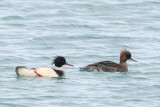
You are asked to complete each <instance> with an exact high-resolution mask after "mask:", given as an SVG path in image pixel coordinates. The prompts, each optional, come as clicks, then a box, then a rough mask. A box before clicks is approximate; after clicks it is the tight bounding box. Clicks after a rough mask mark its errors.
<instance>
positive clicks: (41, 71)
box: [15, 56, 73, 77]
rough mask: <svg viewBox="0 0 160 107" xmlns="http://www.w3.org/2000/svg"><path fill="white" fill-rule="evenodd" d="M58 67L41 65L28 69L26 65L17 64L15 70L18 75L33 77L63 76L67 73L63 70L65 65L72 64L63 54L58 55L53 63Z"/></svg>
mask: <svg viewBox="0 0 160 107" xmlns="http://www.w3.org/2000/svg"><path fill="white" fill-rule="evenodd" d="M52 64H55V66H56V67H57V68H56V69H52V68H49V67H39V68H32V69H28V68H27V67H25V66H17V67H16V69H15V71H16V74H17V75H18V76H31V77H35V76H37V77H61V76H64V75H65V72H64V71H63V70H62V68H61V67H62V66H63V65H69V66H73V65H70V64H68V63H66V60H65V58H64V57H62V56H57V57H56V58H55V59H54V61H53V63H52Z"/></svg>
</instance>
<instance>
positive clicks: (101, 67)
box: [80, 61, 119, 71]
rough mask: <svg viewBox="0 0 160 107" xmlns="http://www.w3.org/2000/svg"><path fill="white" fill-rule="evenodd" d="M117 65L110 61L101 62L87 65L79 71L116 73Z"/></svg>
mask: <svg viewBox="0 0 160 107" xmlns="http://www.w3.org/2000/svg"><path fill="white" fill-rule="evenodd" d="M118 68H119V64H117V63H115V62H112V61H102V62H97V63H94V64H90V65H87V66H86V67H83V68H80V69H81V70H93V71H118Z"/></svg>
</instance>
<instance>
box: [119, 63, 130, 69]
mask: <svg viewBox="0 0 160 107" xmlns="http://www.w3.org/2000/svg"><path fill="white" fill-rule="evenodd" d="M119 65H120V66H121V67H122V68H124V70H128V64H127V62H126V61H120V64H119Z"/></svg>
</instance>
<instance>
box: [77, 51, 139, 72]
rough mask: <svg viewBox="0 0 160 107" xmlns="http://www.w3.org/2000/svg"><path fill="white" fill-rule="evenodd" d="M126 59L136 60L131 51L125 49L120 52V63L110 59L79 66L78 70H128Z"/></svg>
mask: <svg viewBox="0 0 160 107" xmlns="http://www.w3.org/2000/svg"><path fill="white" fill-rule="evenodd" d="M127 60H132V61H135V62H137V61H136V60H134V59H132V58H131V53H130V52H129V51H127V50H123V51H121V53H120V63H119V64H117V63H115V62H112V61H102V62H97V63H94V64H90V65H87V66H86V67H82V68H80V70H93V71H117V72H122V71H128V64H127Z"/></svg>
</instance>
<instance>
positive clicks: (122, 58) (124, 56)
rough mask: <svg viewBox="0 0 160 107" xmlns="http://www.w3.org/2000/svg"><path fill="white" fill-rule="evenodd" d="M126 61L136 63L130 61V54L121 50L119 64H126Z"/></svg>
mask: <svg viewBox="0 0 160 107" xmlns="http://www.w3.org/2000/svg"><path fill="white" fill-rule="evenodd" d="M127 60H131V61H134V62H137V61H136V60H134V59H132V57H131V53H130V52H129V51H127V50H123V51H121V53H120V63H123V62H126V61H127Z"/></svg>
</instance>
